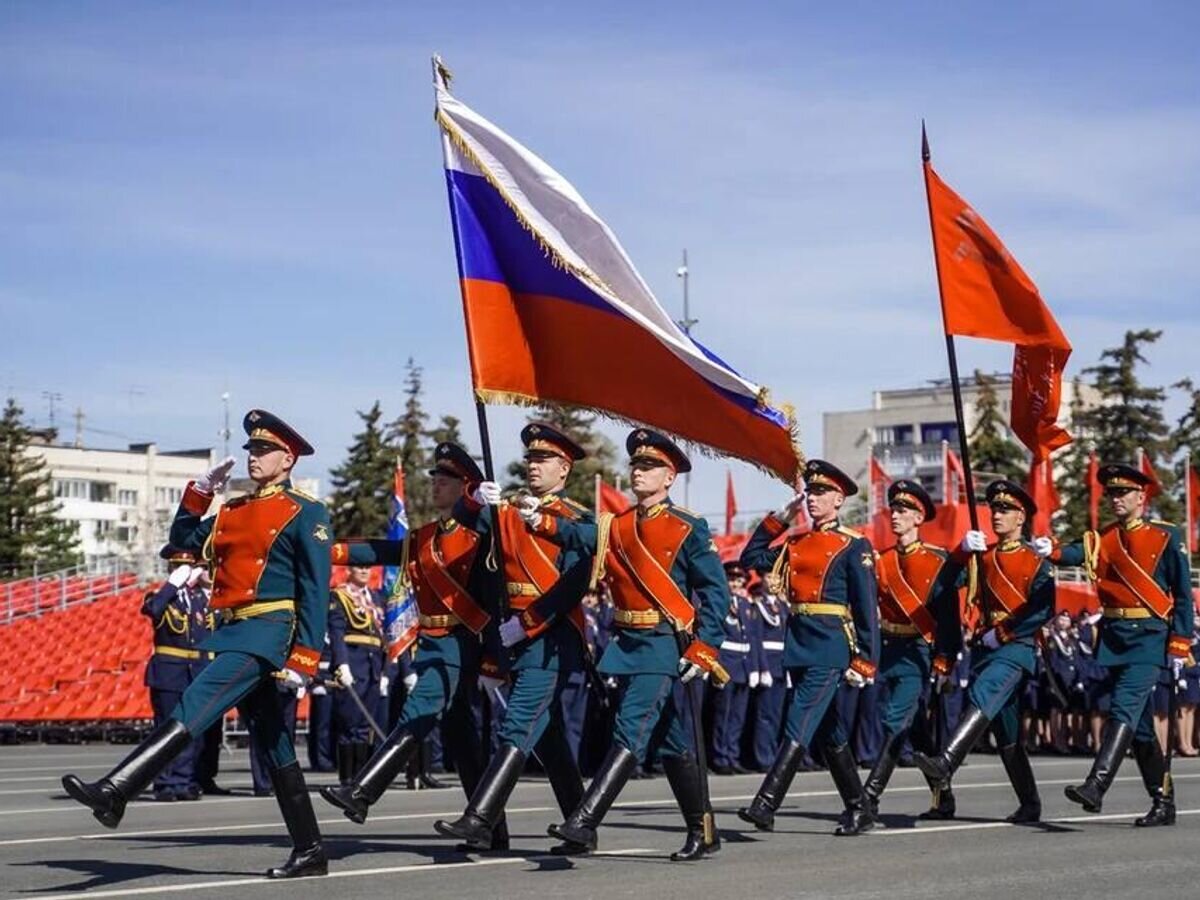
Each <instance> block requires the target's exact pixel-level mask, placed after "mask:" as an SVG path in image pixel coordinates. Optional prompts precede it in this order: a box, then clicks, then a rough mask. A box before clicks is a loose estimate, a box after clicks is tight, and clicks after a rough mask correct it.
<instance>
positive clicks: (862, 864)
mask: <svg viewBox="0 0 1200 900" xmlns="http://www.w3.org/2000/svg"><path fill="white" fill-rule="evenodd" d="M127 749H128V748H124V747H114V746H107V745H96V746H91V747H71V746H33V745H25V746H17V747H0V897H26V898H39V900H54V898H57V897H60V896H61V897H66V896H70V897H78V896H84V897H140V896H145V897H148V898H155V897H159V896H168V895H170V894H176V893H181V892H190V893H191V894H192V895H193V900H204V898H205V897H212V898H213V900H226V898H227V897H228V896H230V891H231V890H232V891H234V895H235V896H237V897H239V898H251V900H256V898H261V900H274V898H282V897H287V898H288V900H304V898H310V897H312V898H315V897H325V896H328V895H329V894H331V893H333V892H337V893H338V894H340V895H343V896H352V897H356V898H357V897H362V898H376V897H379V898H383V897H388V898H392V897H395V896H397V895H400V894H402V893H407V892H409V891H416V892H420V895H421V896H434V897H438V896H451V897H454V898H456V900H470V898H476V897H479V898H508V897H516V896H528V895H531V894H533V893H535V892H541V893H543V894H545V895H547V896H550V895H553V896H556V897H565V896H567V895H568V894H570V895H571V897H572V898H585V897H626V896H628V897H638V898H646V897H649V898H654V900H667V898H674V897H681V898H683V897H686V898H688V900H708V898H714V897H716V898H726V897H729V898H737V900H750V898H754V900H758V898H763V900H766V898H775V897H821V898H826V897H830V898H838V897H854V898H873V897H880V898H885V897H886V898H889V900H894V898H904V897H921V898H931V900H932V898H941V897H954V898H963V897H969V898H975V897H980V898H989V897H997V898H999V897H1005V898H1008V897H1013V896H1017V895H1019V894H1025V895H1026V896H1030V897H1032V896H1033V895H1034V893H1035V892H1036V893H1037V894H1041V895H1043V896H1045V897H1046V898H1051V897H1053V898H1054V900H1060V898H1073V897H1120V896H1130V897H1134V896H1136V897H1139V898H1149V897H1171V898H1178V897H1181V896H1195V895H1196V893H1197V889H1198V888H1200V841H1198V838H1200V761H1197V760H1191V759H1188V760H1177V762H1176V767H1175V771H1176V781H1177V785H1178V792H1179V796H1180V819H1179V824H1178V825H1177V826H1176V827H1174V828H1163V829H1150V830H1146V831H1143V830H1140V829H1134V828H1133V827H1132V825H1131V822H1132V820H1133V818H1134V817H1135V816H1137V815H1140V814H1141V813H1142V812H1144V811H1145V808H1146V807H1147V805H1148V802H1147V799H1146V795H1145V792H1144V791H1143V789H1142V786H1141V781H1140V779H1139V777H1138V775H1137V769H1136V767H1135V766H1134V764H1133V761H1132V760H1128V761H1127V762H1126V764H1125V765H1124V766H1123V767H1122V769H1121V772H1120V777H1119V778H1118V781H1117V784H1116V785H1115V786H1114V788H1113V790H1112V792H1111V793H1110V794H1109V797H1108V798H1107V800H1106V802H1105V810H1104V814H1103V815H1100V816H1089V815H1085V814H1083V813H1082V812H1081V810H1080V809H1079V808H1078V807H1077V806H1075V805H1074V804H1071V803H1069V802H1068V801H1067V800H1066V799H1065V798H1064V797H1063V795H1062V787H1063V785H1065V784H1069V783H1072V782H1074V781H1078V780H1080V779H1081V778H1082V777H1083V776H1084V775H1085V774H1086V772H1087V768H1088V760H1086V759H1080V758H1044V759H1038V760H1035V769H1036V771H1037V776H1038V779H1039V782H1040V784H1041V789H1042V797H1043V802H1044V806H1045V817H1046V822H1045V823H1044V824H1043V825H1041V826H1039V827H1013V826H1009V825H1006V824H1005V823H1004V822H1003V817H1004V816H1005V815H1006V814H1007V813H1008V812H1010V811H1011V810H1012V808H1013V807H1014V806H1015V800H1014V798H1013V795H1012V791H1011V789H1010V788H1009V786H1008V783H1007V781H1006V779H1005V776H1004V771H1003V768H1002V767H1001V766H1000V764H999V761H998V760H997V759H996V758H995V757H989V756H982V755H980V756H974V757H972V758H971V760H970V762H969V764H968V765H967V766H966V767H965V768H964V769H963V770H962V771H961V773H960V777H959V778H958V781H957V784H956V793H957V795H958V802H959V811H960V813H961V815H962V818H961V819H958V820H956V821H954V822H951V823H920V824H918V823H917V822H916V821H915V820H914V819H913V818H912V816H913V814H914V813H916V812H919V811H920V810H921V809H923V808H924V807H925V805H926V804H927V801H928V792H927V791H926V789H925V787H924V784H923V781H922V779H921V776H920V774H919V773H918V772H917V771H916V770H913V769H901V770H898V771H897V773H896V777H895V779H894V780H893V784H892V788H891V789H890V790H889V792H888V794H887V795H886V796H885V797H884V803H883V810H882V812H883V820H884V826H883V827H881V828H878V829H877V830H876V831H874V832H872V833H870V834H868V835H864V836H862V837H859V838H836V837H834V836H832V834H831V832H832V829H833V826H834V823H835V820H836V817H837V813H838V811H839V808H840V803H839V801H838V799H837V796H836V793H835V792H834V789H833V785H832V783H831V782H830V780H829V776H828V774H826V773H824V772H812V773H804V774H801V775H799V776H798V777H797V779H796V782H795V784H794V785H793V787H792V793H791V795H790V797H789V799H788V802H787V803H786V804H785V806H784V808H783V810H781V814H780V816H779V817H778V819H777V831H776V832H775V833H774V834H770V835H760V834H756V833H755V832H753V830H749V831H747V830H745V829H744V828H743V825H742V823H741V821H740V820H738V819H737V818H736V816H735V815H734V811H735V810H736V808H737V807H738V806H739V805H742V804H744V803H745V802H746V801H747V800H748V799H749V798H750V796H751V795H752V794H753V792H754V790H755V788H756V787H757V785H758V776H754V775H743V776H733V777H727V778H720V777H714V778H713V779H712V781H711V788H712V794H713V801H714V805H715V806H716V808H717V811H718V823H719V825H720V826H721V830H722V834H723V836H724V840H725V846H724V849H723V850H722V851H721V853H720V854H719V855H717V856H715V857H713V858H711V859H707V860H704V861H702V862H699V863H692V864H680V863H671V862H670V861H669V860H668V859H667V856H668V854H669V853H670V852H671V851H672V850H674V849H676V848H677V847H678V845H679V844H680V842H681V840H682V831H681V822H680V820H679V816H678V813H677V811H676V810H675V808H674V805H673V802H672V801H671V799H670V791H669V789H668V786H667V782H666V779H664V778H657V779H654V780H650V781H638V782H633V783H631V784H630V785H629V786H628V787H627V788H626V790H625V792H624V794H623V795H622V797H621V799H620V801H619V803H618V804H617V806H616V807H615V808H614V809H613V811H612V813H611V814H610V815H609V819H608V822H606V825H605V827H604V828H603V829H602V831H601V842H602V851H603V854H604V855H599V856H596V857H591V858H587V859H574V860H564V859H558V858H555V857H551V856H549V855H547V853H546V851H547V848H548V847H549V845H550V839H549V838H548V837H546V834H545V828H546V825H547V824H549V823H550V822H553V821H557V819H558V813H557V810H556V809H555V807H554V800H553V796H552V794H551V792H550V790H549V787H548V785H546V784H545V782H542V781H539V780H528V781H523V782H522V783H521V784H520V785H519V786H518V787H517V789H516V791H515V793H514V794H513V798H512V801H511V804H510V810H509V813H510V823H511V824H510V827H511V829H512V832H513V848H514V849H513V850H512V851H511V852H510V853H506V854H499V855H486V856H464V855H461V854H458V853H456V852H455V851H454V848H453V846H452V844H451V842H449V841H447V840H446V839H443V838H441V837H439V836H438V835H437V834H435V833H434V831H433V828H432V823H433V820H434V819H436V818H440V817H446V816H453V815H456V814H457V813H458V811H459V810H460V808H461V806H462V802H463V798H462V795H461V793H460V792H459V790H458V788H457V787H454V788H453V789H448V790H439V791H418V792H409V791H404V790H393V791H390V792H389V793H388V794H387V795H386V796H385V797H384V799H383V800H382V801H381V802H380V803H379V804H378V805H377V806H376V807H375V808H374V809H373V810H372V814H371V817H370V819H369V820H368V822H367V824H366V825H364V826H356V825H353V824H351V823H350V822H347V821H346V820H345V819H343V818H342V817H341V816H340V815H339V814H338V813H337V812H336V811H335V810H334V809H333V808H331V807H329V806H327V805H326V804H325V803H324V801H322V800H321V799H320V798H319V797H317V798H314V800H315V803H316V805H317V811H318V816H319V817H320V819H321V825H322V828H323V829H324V831H325V834H326V838H327V842H328V847H329V851H330V854H331V856H332V858H333V862H332V865H331V874H330V877H329V878H326V879H311V880H305V881H296V882H284V883H280V882H271V881H267V880H266V879H263V878H262V877H261V876H260V873H261V872H262V871H263V870H265V869H266V868H267V867H268V866H270V865H273V864H275V863H277V862H279V861H281V860H282V859H283V858H284V857H286V855H287V846H288V845H287V838H286V832H285V831H284V828H283V824H282V822H281V821H280V819H279V814H278V810H277V809H276V806H275V801H274V800H273V799H271V798H256V797H252V796H249V786H250V782H249V774H248V769H247V760H246V755H245V753H244V752H236V753H234V754H233V755H232V756H225V757H223V758H222V774H221V777H220V779H219V780H220V781H221V782H222V783H223V784H225V785H226V786H227V787H231V788H234V789H236V790H238V791H239V793H240V794H241V795H240V796H234V797H228V798H226V797H216V798H212V799H207V798H206V799H204V800H201V801H199V802H196V803H154V802H152V801H146V802H138V803H135V804H132V805H131V806H130V808H129V810H128V811H127V813H126V815H125V820H124V822H123V823H122V826H121V828H120V829H119V830H117V831H108V830H106V829H104V828H103V827H102V826H100V824H99V823H97V822H96V821H95V820H94V819H92V817H91V815H90V814H89V813H88V812H87V811H86V810H84V809H82V808H81V807H78V806H76V805H75V804H74V803H72V802H71V801H69V800H68V799H67V798H66V797H65V796H64V795H63V793H62V791H61V789H60V785H59V777H60V776H61V775H62V774H63V773H64V772H76V773H79V774H84V775H93V776H96V777H98V776H100V775H102V774H103V773H104V772H105V770H106V769H107V768H108V766H109V765H111V764H112V763H113V762H115V761H116V760H117V759H118V758H119V757H120V756H121V755H122V753H123V752H124V751H126V750H127ZM329 777H330V776H328V775H320V776H315V777H313V778H312V779H310V781H311V783H312V784H322V783H325V782H326V781H328V780H329Z"/></svg>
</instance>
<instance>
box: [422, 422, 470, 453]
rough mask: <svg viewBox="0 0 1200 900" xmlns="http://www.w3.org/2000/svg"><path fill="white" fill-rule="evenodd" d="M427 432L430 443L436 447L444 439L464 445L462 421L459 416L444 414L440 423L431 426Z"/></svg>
mask: <svg viewBox="0 0 1200 900" xmlns="http://www.w3.org/2000/svg"><path fill="white" fill-rule="evenodd" d="M425 434H426V436H427V437H428V438H429V443H430V445H431V446H432V447H436V446H437V445H438V444H440V443H442V442H443V441H449V442H450V443H453V444H458V445H459V446H463V438H462V422H461V421H459V419H458V417H457V416H442V418H441V420H440V421H439V422H438V424H437V425H436V426H434V427H433V428H430V429H429V431H427V432H426V433H425Z"/></svg>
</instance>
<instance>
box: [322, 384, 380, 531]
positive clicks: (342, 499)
mask: <svg viewBox="0 0 1200 900" xmlns="http://www.w3.org/2000/svg"><path fill="white" fill-rule="evenodd" d="M358 416H359V418H360V419H362V421H363V430H362V431H360V432H359V433H358V434H356V435H355V436H354V443H353V444H352V445H351V446H350V448H349V451H348V457H347V459H346V461H345V462H344V463H342V464H341V465H340V466H338V467H337V468H336V469H334V470H333V471H332V472H331V473H330V475H331V478H332V483H333V496H332V498H331V499H330V504H329V506H330V515H331V517H332V519H333V528H334V532H335V533H336V534H339V535H343V536H346V537H363V536H379V535H383V534H384V533H385V532H386V531H387V524H388V514H389V511H390V507H389V503H388V501H389V498H390V497H391V495H392V481H393V477H392V473H393V471H394V470H395V467H396V453H395V451H394V450H393V449H392V448H390V447H388V446H387V443H386V442H385V440H384V433H383V429H382V428H381V427H380V425H379V420H380V418H382V416H383V412H382V410H381V409H380V408H379V401H378V400H376V401H375V404H374V405H373V406H372V407H371V408H370V410H368V411H367V412H365V413H364V412H362V411H359V413H358Z"/></svg>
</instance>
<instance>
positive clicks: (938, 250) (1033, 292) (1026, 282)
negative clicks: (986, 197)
mask: <svg viewBox="0 0 1200 900" xmlns="http://www.w3.org/2000/svg"><path fill="white" fill-rule="evenodd" d="M925 186H926V191H927V192H928V196H929V215H930V221H931V224H932V227H933V252H934V258H935V260H936V262H937V270H938V279H939V284H940V290H941V297H942V317H943V321H944V324H945V329H946V334H947V335H953V334H961V335H965V336H967V337H977V338H989V339H991V340H996V341H1007V342H1009V343H1012V344H1015V345H1016V351H1015V353H1014V355H1013V387H1012V428H1013V432H1014V433H1015V434H1016V435H1017V437H1019V438H1020V439H1021V441H1022V443H1024V444H1025V446H1026V447H1028V448H1029V450H1030V452H1031V453H1032V454H1033V458H1034V459H1043V458H1044V457H1046V456H1049V455H1050V453H1051V452H1052V451H1054V450H1056V449H1058V448H1059V447H1063V446H1065V445H1067V444H1069V443H1070V442H1071V436H1070V434H1068V433H1067V432H1066V430H1064V429H1063V428H1061V427H1059V425H1058V407H1059V402H1060V400H1061V398H1062V374H1063V368H1064V367H1065V366H1066V364H1067V358H1068V357H1070V355H1071V344H1070V343H1069V342H1068V341H1067V338H1066V335H1064V334H1063V332H1062V329H1060V328H1059V327H1058V323H1057V322H1056V321H1055V320H1054V316H1053V315H1052V314H1051V312H1050V309H1049V307H1047V306H1046V304H1045V302H1044V301H1043V300H1042V298H1041V295H1040V294H1039V293H1038V289H1037V285H1035V284H1034V283H1033V281H1032V280H1031V279H1030V278H1029V276H1028V275H1026V274H1025V272H1024V270H1023V269H1022V268H1021V267H1020V266H1019V265H1018V264H1017V261H1016V260H1015V259H1013V257H1012V255H1011V254H1010V253H1009V252H1008V250H1007V249H1006V248H1005V246H1004V244H1003V243H1002V242H1001V241H1000V238H999V237H997V236H996V233H995V232H994V231H992V229H991V228H990V227H988V224H987V223H986V222H985V221H984V220H983V218H982V217H981V216H980V215H979V213H977V212H975V210H974V209H972V208H971V207H970V206H969V205H968V204H967V202H966V201H965V200H963V199H962V198H961V197H959V196H958V194H956V193H954V191H952V190H951V189H950V188H949V187H948V186H947V185H946V183H945V182H943V181H942V180H941V178H939V177H938V175H937V173H936V172H935V171H934V170H933V166H932V165H930V163H929V162H928V156H926V162H925Z"/></svg>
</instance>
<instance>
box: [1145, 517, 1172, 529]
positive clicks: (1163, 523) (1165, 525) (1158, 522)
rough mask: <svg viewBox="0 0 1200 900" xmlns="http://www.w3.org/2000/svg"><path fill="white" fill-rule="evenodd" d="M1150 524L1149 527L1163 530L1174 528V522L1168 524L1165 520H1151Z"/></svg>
mask: <svg viewBox="0 0 1200 900" xmlns="http://www.w3.org/2000/svg"><path fill="white" fill-rule="evenodd" d="M1150 524H1151V525H1159V526H1161V527H1163V528H1175V527H1176V526H1175V523H1174V522H1168V521H1167V520H1166V519H1151V520H1150Z"/></svg>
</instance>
